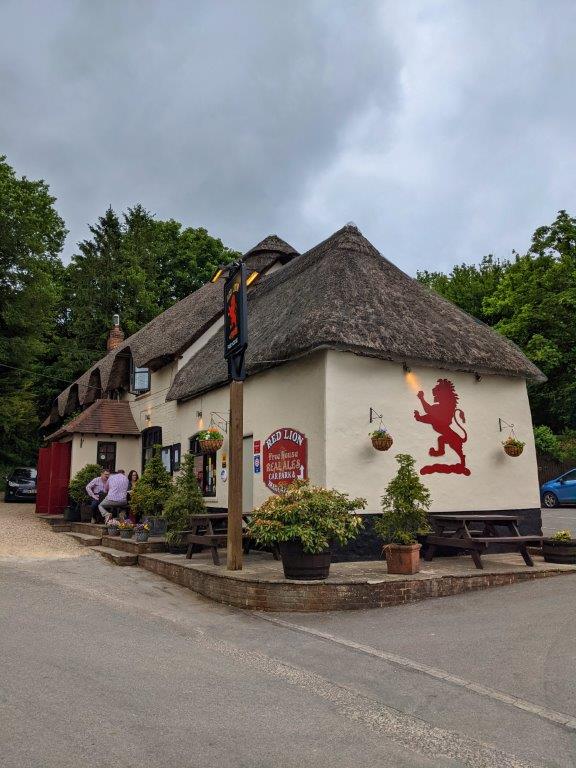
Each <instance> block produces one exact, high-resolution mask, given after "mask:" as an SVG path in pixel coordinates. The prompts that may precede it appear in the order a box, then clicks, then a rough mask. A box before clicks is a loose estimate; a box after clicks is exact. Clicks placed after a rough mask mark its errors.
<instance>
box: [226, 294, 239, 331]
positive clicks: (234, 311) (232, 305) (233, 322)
mask: <svg viewBox="0 0 576 768" xmlns="http://www.w3.org/2000/svg"><path fill="white" fill-rule="evenodd" d="M228 320H229V322H230V331H229V334H228V335H229V337H230V338H231V339H233V338H235V337H236V336H237V335H238V298H237V296H236V294H235V293H233V294H232V297H231V298H230V301H229V302H228Z"/></svg>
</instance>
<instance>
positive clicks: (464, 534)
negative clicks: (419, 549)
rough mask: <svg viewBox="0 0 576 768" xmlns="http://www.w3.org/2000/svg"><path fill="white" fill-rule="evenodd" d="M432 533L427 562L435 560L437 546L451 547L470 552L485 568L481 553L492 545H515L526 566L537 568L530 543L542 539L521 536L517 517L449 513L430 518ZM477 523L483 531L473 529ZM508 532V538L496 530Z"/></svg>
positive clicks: (426, 556)
mask: <svg viewBox="0 0 576 768" xmlns="http://www.w3.org/2000/svg"><path fill="white" fill-rule="evenodd" d="M430 524H431V526H432V533H431V534H429V535H428V536H427V537H426V543H425V544H424V552H423V555H424V560H427V561H430V560H432V559H433V557H434V554H435V552H436V548H437V547H451V548H454V549H460V550H463V551H467V552H470V555H471V557H472V560H473V561H474V565H475V566H476V568H480V569H481V568H483V567H484V566H483V565H482V560H481V553H482V552H485V551H486V549H487V547H488V545H489V544H508V545H512V546H513V547H514V549H516V550H517V551H518V552H519V553H520V554H521V555H522V557H523V559H524V562H525V563H526V565H529V566H531V567H533V566H534V561H533V560H532V557H531V556H530V553H529V552H528V545H529V544H539V543H541V542H542V536H522V535H521V534H520V531H519V530H518V518H517V517H514V516H513V515H490V514H486V515H484V514H481V513H478V514H465V513H458V514H449V515H448V514H447V515H434V514H433V515H430ZM474 524H479V525H481V529H480V530H478V528H476V529H475V528H473V527H472V526H473V525H474ZM499 527H503V528H505V529H507V533H508V535H506V536H500V535H499V534H498V531H497V528H499Z"/></svg>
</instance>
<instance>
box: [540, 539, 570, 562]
mask: <svg viewBox="0 0 576 768" xmlns="http://www.w3.org/2000/svg"><path fill="white" fill-rule="evenodd" d="M542 554H543V555H544V560H545V561H546V562H547V563H563V564H565V565H576V539H571V540H570V541H554V539H544V540H543V541H542Z"/></svg>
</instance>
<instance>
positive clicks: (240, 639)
mask: <svg viewBox="0 0 576 768" xmlns="http://www.w3.org/2000/svg"><path fill="white" fill-rule="evenodd" d="M11 510H13V507H12V505H4V506H3V507H2V505H0V537H2V530H3V527H4V526H3V522H4V521H5V520H6V519H8V518H10V520H11V521H12V523H13V521H14V515H13V511H11ZM19 512H20V515H19V516H18V518H19V519H20V521H21V523H22V525H30V524H31V525H33V526H34V527H36V526H42V525H43V524H42V523H40V522H38V521H34V522H33V523H29V522H27V516H26V515H25V514H24V513H23V512H22V508H20V509H19ZM35 530H36V535H37V537H38V534H37V529H36V528H35ZM43 530H44V529H43ZM45 537H47V538H46V542H47V543H46V542H45V543H43V544H40V543H39V544H38V546H39V547H40V549H39V552H40V556H36V555H35V552H34V551H30V547H28V548H27V549H25V548H24V546H23V545H22V547H21V548H18V547H16V548H12V549H10V547H8V550H9V551H7V548H6V547H4V548H3V547H1V546H0V617H1V620H0V649H1V653H2V671H1V673H0V712H1V716H0V755H2V758H1V760H0V764H1V765H2V767H3V768H52V766H54V768H55V767H56V766H58V768H72V767H73V768H84V766H87V767H89V768H92V766H94V767H98V768H100V767H102V768H103V767H104V766H106V767H108V766H112V765H114V766H121V767H124V766H125V767H130V768H132V766H134V767H136V766H138V768H156V767H158V768H160V767H162V768H164V767H165V766H173V767H174V768H183V767H184V766H194V767H196V766H198V767H201V768H216V767H218V768H228V767H230V768H232V767H233V768H244V767H245V768H264V767H266V768H268V767H270V768H292V766H294V767H296V766H314V767H316V766H319V767H320V768H323V767H324V766H326V768H328V766H330V768H339V767H340V766H341V767H342V768H350V767H351V766H357V765H363V766H364V765H369V766H390V767H391V768H392V767H394V768H402V767H403V766H409V767H410V768H415V767H419V766H439V767H440V768H442V766H472V767H473V768H476V767H478V768H481V767H485V768H508V767H509V766H510V767H511V766H515V767H516V768H522V766H562V767H568V766H574V765H576V732H575V731H573V730H569V729H568V728H566V727H565V726H562V725H559V724H556V723H553V722H550V720H549V719H546V717H545V713H546V711H547V710H553V711H554V712H564V713H566V714H567V715H571V716H573V717H576V704H575V702H576V696H575V693H576V691H575V689H574V683H575V680H574V659H575V658H576V631H575V630H576V619H575V618H574V616H576V577H574V576H563V577H558V578H555V579H548V580H542V581H539V582H534V583H531V584H520V585H515V586H512V587H507V588H502V589H496V590H491V591H487V592H479V593H474V594H471V595H470V594H469V595H466V596H463V597H454V598H447V599H443V600H433V601H427V602H424V603H420V604H412V605H409V606H404V607H398V608H393V609H385V610H376V611H361V612H353V613H343V614H337V613H332V614H317V615H295V614H276V615H273V616H267V617H261V616H259V615H257V614H252V613H248V612H243V611H240V610H236V609H229V608H227V607H224V606H219V605H215V604H213V603H210V602H208V601H206V600H204V599H202V598H200V597H198V596H196V595H194V594H193V593H190V592H189V591H187V590H184V589H181V588H179V587H176V586H175V585H172V584H169V583H168V582H165V581H164V580H162V579H161V578H159V577H156V576H154V575H153V574H150V573H147V572H144V571H140V570H139V569H137V568H117V567H115V566H113V565H111V564H109V563H107V562H105V561H103V560H101V559H100V558H99V557H98V556H97V555H94V554H92V553H90V554H86V553H85V551H83V550H82V551H80V550H79V555H80V552H81V554H82V556H78V557H72V556H70V551H69V546H68V544H67V545H64V544H62V546H63V547H64V549H65V551H63V556H62V558H59V557H58V556H57V550H58V544H57V542H58V541H59V540H61V537H62V535H61V534H60V535H59V534H53V533H52V532H51V531H49V530H47V529H46V531H45ZM24 538H26V537H20V539H21V540H23V539H24ZM42 538H43V537H42V536H40V537H38V540H40V539H42ZM0 543H1V542H0ZM4 544H5V542H4ZM46 552H49V556H47V555H46ZM2 553H3V554H2ZM269 619H273V620H275V619H278V620H279V621H288V622H289V623H290V624H291V625H293V626H294V627H297V629H294V628H290V627H288V626H284V625H278V624H274V623H271V622H270V621H269ZM310 633H322V635H323V636H322V637H320V636H318V634H310ZM354 644H362V645H363V646H365V649H364V650H358V649H357V648H354V647H352V646H354ZM378 652H382V653H383V654H385V657H384V658H383V657H382V656H378ZM386 654H387V655H388V656H386ZM390 654H398V655H400V656H401V657H403V658H404V659H406V660H407V661H408V662H410V663H412V664H413V666H412V667H410V666H408V667H405V668H402V667H399V666H398V664H396V663H393V662H392V661H390ZM418 664H422V665H426V666H431V667H434V668H435V669H437V670H444V671H445V673H446V674H447V677H448V679H446V680H443V679H438V677H433V676H430V675H429V674H426V673H425V672H423V671H419V670H418V669H417V665H418ZM450 675H452V676H458V677H459V678H460V679H463V680H465V681H470V682H472V683H479V684H482V685H483V686H486V687H487V688H488V689H489V690H492V691H496V692H498V691H499V692H502V693H505V694H511V695H514V696H517V697H521V698H522V700H523V701H524V702H532V703H533V704H534V705H535V709H536V713H530V712H526V711H524V710H521V709H518V708H517V707H515V706H513V705H512V704H507V703H504V702H503V701H501V700H499V699H498V698H495V697H493V696H490V695H486V694H485V693H478V692H476V691H474V690H471V689H470V688H466V687H462V685H459V684H456V683H454V681H453V678H451V677H450ZM538 707H542V708H545V709H542V710H539V709H538ZM546 708H547V709H546ZM538 712H541V714H538Z"/></svg>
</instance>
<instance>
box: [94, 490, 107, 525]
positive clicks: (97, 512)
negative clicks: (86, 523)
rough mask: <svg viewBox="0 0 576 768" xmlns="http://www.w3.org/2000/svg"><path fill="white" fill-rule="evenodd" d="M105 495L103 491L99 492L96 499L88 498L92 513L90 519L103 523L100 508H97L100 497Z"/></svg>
mask: <svg viewBox="0 0 576 768" xmlns="http://www.w3.org/2000/svg"><path fill="white" fill-rule="evenodd" d="M104 496H106V494H105V493H101V494H100V496H99V497H98V498H97V499H90V512H91V514H92V519H93V520H94V522H95V523H103V522H104V518H103V517H102V515H101V514H100V510H99V509H98V504H100V502H101V501H102V499H103V498H104Z"/></svg>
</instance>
